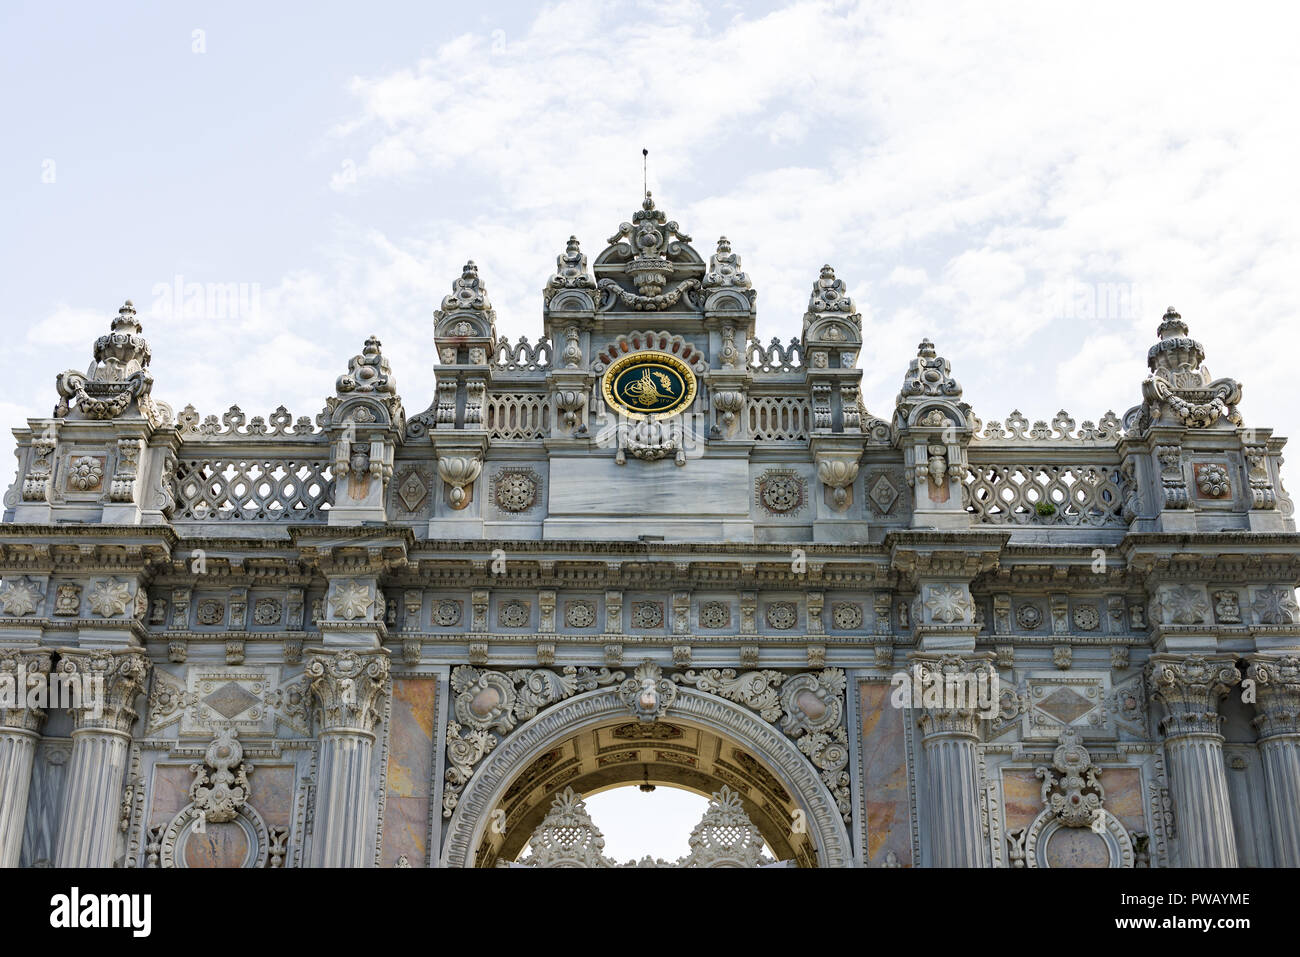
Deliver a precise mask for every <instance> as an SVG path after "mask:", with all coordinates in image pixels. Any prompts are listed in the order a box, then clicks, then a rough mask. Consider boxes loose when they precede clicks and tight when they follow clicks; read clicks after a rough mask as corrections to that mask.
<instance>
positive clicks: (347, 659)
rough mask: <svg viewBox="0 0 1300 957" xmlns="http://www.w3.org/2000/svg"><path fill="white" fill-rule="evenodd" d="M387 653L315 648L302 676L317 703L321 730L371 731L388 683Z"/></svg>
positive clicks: (381, 650)
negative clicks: (309, 681)
mask: <svg viewBox="0 0 1300 957" xmlns="http://www.w3.org/2000/svg"><path fill="white" fill-rule="evenodd" d="M388 668H389V654H388V651H387V650H386V649H379V650H377V651H354V650H352V649H343V650H339V651H333V650H327V649H324V648H321V649H318V650H316V651H315V652H313V653H312V655H311V657H309V658H308V659H307V667H306V675H307V677H308V678H309V679H310V680H311V690H312V694H313V695H315V696H316V699H317V700H318V701H319V702H320V708H321V730H322V731H354V732H360V733H363V734H371V733H373V732H374V729H375V724H376V723H377V722H378V721H379V703H380V701H382V700H383V697H384V694H385V689H386V685H387V682H388Z"/></svg>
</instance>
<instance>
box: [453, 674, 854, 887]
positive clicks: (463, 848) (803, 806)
mask: <svg viewBox="0 0 1300 957" xmlns="http://www.w3.org/2000/svg"><path fill="white" fill-rule="evenodd" d="M620 719H621V720H624V721H626V720H635V718H633V717H632V715H631V714H630V713H629V711H628V707H627V705H626V704H625V703H624V701H623V700H622V698H621V697H620V695H619V692H618V690H617V689H616V688H600V689H597V690H595V691H590V692H587V693H585V694H581V695H577V696H575V697H573V698H570V699H568V700H566V701H563V702H560V703H559V704H556V705H554V706H553V707H551V708H548V709H547V710H546V711H543V712H542V713H541V714H539V715H538V716H537V717H535V718H533V719H531V720H530V721H528V722H527V723H526V724H524V725H522V726H521V727H519V728H518V729H516V730H515V731H514V732H513V733H511V734H510V735H509V736H508V737H506V738H505V739H504V740H503V741H502V742H501V743H500V744H499V745H497V747H495V748H494V749H493V750H492V752H491V753H490V754H489V755H488V756H487V757H486V758H485V759H484V760H483V763H482V764H481V765H480V766H479V768H478V770H477V772H476V773H475V774H474V777H473V778H472V779H471V780H470V782H469V783H468V784H467V785H466V786H465V790H464V792H463V793H462V794H461V795H460V799H459V802H458V803H457V805H456V810H455V811H454V813H453V814H452V817H451V820H450V822H449V823H448V826H447V831H446V839H445V841H444V843H443V850H442V865H443V866H444V867H470V866H473V863H474V858H475V852H476V850H477V848H478V847H479V845H480V843H481V842H482V839H483V836H484V833H485V831H486V829H487V827H488V826H489V824H490V822H491V818H492V814H493V811H494V810H495V809H496V808H497V807H498V805H499V804H500V802H501V799H502V796H503V795H504V794H505V791H506V789H507V788H509V787H510V785H511V783H512V782H513V781H514V780H515V779H516V777H518V775H519V774H520V773H522V772H523V771H524V770H525V769H526V768H527V767H528V766H529V765H530V764H531V763H532V762H533V761H534V760H536V759H537V758H538V757H539V756H540V755H542V754H545V753H546V752H547V751H549V750H551V749H553V748H555V747H557V746H558V745H560V744H562V743H563V742H565V741H567V740H568V739H569V738H571V737H573V736H574V735H576V734H580V733H582V732H583V731H586V730H588V729H591V728H595V727H597V726H598V725H601V724H607V723H609V722H611V721H616V720H620ZM663 720H664V721H665V722H672V723H685V724H691V725H697V726H699V727H701V728H703V729H705V730H707V731H709V732H712V733H714V734H717V735H719V736H722V737H724V738H727V739H730V740H732V741H734V742H736V743H738V744H740V745H742V746H743V747H744V748H746V749H747V750H749V751H751V752H753V754H754V755H755V756H757V757H758V759H759V760H760V761H762V762H763V764H764V765H766V766H767V767H768V768H770V769H771V772H772V773H773V774H774V775H775V776H776V777H777V779H778V780H779V781H780V783H781V784H782V785H783V786H784V787H785V789H786V790H788V791H789V793H790V794H791V795H792V796H793V798H794V803H795V805H796V806H797V807H798V808H799V809H800V810H802V811H803V813H804V815H805V821H806V824H807V827H808V833H809V836H810V837H811V840H812V843H813V846H814V847H815V848H816V851H817V860H818V862H819V864H820V866H822V867H850V866H852V861H853V857H852V850H851V845H850V841H849V835H848V831H847V829H846V828H845V826H844V820H843V818H842V817H841V816H840V811H839V809H838V808H837V807H836V804H835V800H834V799H833V798H832V797H831V794H830V792H829V791H828V790H827V789H826V785H825V784H823V783H822V780H821V778H820V776H819V774H818V772H817V770H816V768H814V767H813V765H812V764H811V763H810V762H809V761H808V758H807V757H805V756H804V754H803V753H802V752H801V751H800V750H799V748H798V747H797V746H796V745H795V743H794V741H792V740H791V739H790V738H788V737H787V736H786V735H784V734H783V733H782V732H781V731H779V730H778V729H777V728H775V727H773V726H772V725H771V724H769V723H768V722H766V721H764V720H762V719H761V718H760V717H759V716H758V715H756V714H754V713H753V712H752V711H750V710H748V709H747V708H745V707H743V706H741V705H739V704H735V703H733V702H731V701H727V700H726V699H724V698H719V697H716V696H714V695H710V694H706V693H704V692H700V691H697V690H696V689H694V688H690V687H686V686H678V688H677V696H676V699H675V700H674V701H673V704H672V706H671V707H670V708H669V709H668V712H667V713H666V714H665V715H664V716H663Z"/></svg>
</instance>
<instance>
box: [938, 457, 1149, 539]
mask: <svg viewBox="0 0 1300 957" xmlns="http://www.w3.org/2000/svg"><path fill="white" fill-rule="evenodd" d="M1126 484H1127V483H1126V479H1125V477H1124V475H1123V473H1122V472H1121V471H1120V467H1119V464H1118V463H1095V464H1090V463H1078V462H1071V463H1051V464H1034V463H1014V464H1002V463H996V464H995V463H972V464H971V465H970V466H969V467H968V468H967V471H966V477H965V484H964V486H963V489H962V500H963V502H964V504H965V506H966V510H967V511H968V512H970V513H971V514H972V515H973V516H974V517H975V521H976V522H977V523H983V524H995V525H1008V524H1010V525H1044V526H1052V525H1087V526H1093V527H1123V526H1125V525H1126V524H1127V521H1126V519H1125V518H1124V514H1123V513H1124V497H1125V494H1126V491H1127V490H1126V488H1125V486H1126Z"/></svg>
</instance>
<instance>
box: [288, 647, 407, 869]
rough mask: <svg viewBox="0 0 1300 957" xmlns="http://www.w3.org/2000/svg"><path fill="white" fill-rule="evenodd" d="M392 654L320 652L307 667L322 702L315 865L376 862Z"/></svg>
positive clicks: (366, 864) (317, 777)
mask: <svg viewBox="0 0 1300 957" xmlns="http://www.w3.org/2000/svg"><path fill="white" fill-rule="evenodd" d="M388 667H389V661H388V652H386V651H383V650H379V651H371V652H357V651H352V650H344V651H338V652H328V651H321V652H319V653H317V654H314V655H313V656H312V657H311V658H310V659H309V660H308V662H307V669H306V671H307V676H308V677H309V678H310V679H311V690H312V694H313V695H315V696H316V699H317V700H318V701H319V703H320V714H321V727H320V760H319V763H318V766H317V776H316V818H315V824H314V827H313V831H312V854H311V860H312V866H314V867H366V866H370V865H372V864H373V863H374V844H373V837H374V828H375V826H376V822H375V820H374V814H373V813H372V809H371V806H370V770H371V767H370V765H371V753H372V752H373V750H374V738H375V735H374V730H375V725H376V724H377V723H378V721H379V705H380V703H381V702H382V701H383V697H384V695H385V694H386V693H387V682H388Z"/></svg>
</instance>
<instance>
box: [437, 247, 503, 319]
mask: <svg viewBox="0 0 1300 957" xmlns="http://www.w3.org/2000/svg"><path fill="white" fill-rule="evenodd" d="M464 311H471V312H480V313H483V314H484V315H486V316H488V317H489V318H490V319H492V320H495V319H496V312H495V311H494V310H493V309H492V303H491V301H490V300H489V299H488V292H487V286H486V285H485V284H484V282H483V280H482V279H480V278H479V275H478V266H476V265H475V264H474V260H472V259H471V260H469V261H468V262H466V263H465V268H464V269H463V270H462V271H461V275H460V278H459V279H457V280H456V281H455V282H453V283H452V284H451V295H449V296H444V297H443V300H442V308H441V309H440V310H438V312H437V313H436V316H437V318H439V319H441V318H442V317H443V316H444V315H450V314H451V313H453V312H464Z"/></svg>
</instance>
